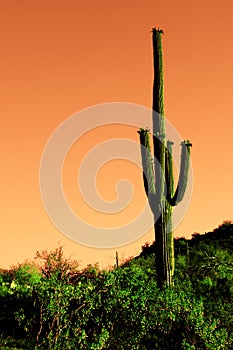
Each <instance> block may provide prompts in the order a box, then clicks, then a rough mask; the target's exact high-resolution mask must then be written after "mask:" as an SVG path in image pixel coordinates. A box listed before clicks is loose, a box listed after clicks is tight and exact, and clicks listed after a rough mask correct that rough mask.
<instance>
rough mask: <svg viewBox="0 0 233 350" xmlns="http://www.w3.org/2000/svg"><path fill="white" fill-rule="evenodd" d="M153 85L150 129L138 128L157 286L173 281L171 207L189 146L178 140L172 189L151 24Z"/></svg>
mask: <svg viewBox="0 0 233 350" xmlns="http://www.w3.org/2000/svg"><path fill="white" fill-rule="evenodd" d="M152 33H153V51H154V87H153V133H152V136H151V135H150V131H149V129H140V130H139V131H138V133H139V135H140V144H141V157H142V166H143V180H144V188H145V192H146V195H147V197H148V201H149V204H150V208H151V210H152V212H153V215H154V228H155V246H156V271H157V283H158V287H159V288H164V287H169V286H172V285H173V274H174V237H173V228H172V210H173V207H174V206H175V205H177V204H178V203H179V202H180V201H181V200H182V199H183V197H184V194H185V190H186V187H187V181H188V171H189V159H190V148H191V146H192V144H191V143H190V142H189V141H183V142H182V144H181V164H180V174H179V179H178V184H177V188H176V190H174V176H173V160H172V159H173V158H172V145H173V142H171V141H166V130H165V118H164V86H163V55H162V35H163V34H164V33H163V31H162V30H161V29H156V28H153V30H152ZM151 140H153V152H154V155H153V156H154V159H155V163H154V162H153V159H152V153H151V146H150V141H151Z"/></svg>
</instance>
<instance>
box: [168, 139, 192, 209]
mask: <svg viewBox="0 0 233 350" xmlns="http://www.w3.org/2000/svg"><path fill="white" fill-rule="evenodd" d="M181 147H182V150H181V163H180V175H179V180H178V184H177V188H176V191H175V193H174V195H173V196H172V197H171V198H168V201H169V203H170V205H172V206H175V205H177V204H179V203H180V202H181V201H182V199H183V197H184V194H185V191H186V188H187V183H188V172H189V164H190V148H191V147H192V144H191V143H190V142H189V141H183V142H182V143H181Z"/></svg>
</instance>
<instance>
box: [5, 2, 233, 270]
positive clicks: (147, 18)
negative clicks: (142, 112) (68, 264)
mask: <svg viewBox="0 0 233 350" xmlns="http://www.w3.org/2000/svg"><path fill="white" fill-rule="evenodd" d="M232 15H233V3H232V1H231V0H222V1H216V0H211V1H210V0H205V1H201V0H189V1H186V0H174V1H173V0H144V1H139V0H124V1H123V0H122V1H113V0H110V1H109V0H99V1H95V0H90V1H80V0H66V1H64V0H56V1H55V0H49V1H47V0H40V1H39V0H35V1H31V0H20V1H19V0H1V1H0V27H1V28H0V33H1V34H0V35H1V54H0V70H1V72H0V76H1V86H0V93H1V105H0V111H1V140H0V142H1V151H2V152H1V165H2V166H1V174H0V178H1V181H0V186H1V221H0V224H1V245H0V267H3V268H5V267H9V266H10V265H12V264H17V263H19V262H22V261H24V260H25V259H32V258H33V257H34V256H35V252H36V251H37V250H42V249H49V250H50V249H54V248H55V247H56V246H57V244H58V242H60V244H61V245H63V246H64V250H65V253H66V254H67V255H69V256H72V257H73V258H76V259H77V260H80V263H81V264H82V266H85V265H86V264H88V263H95V262H97V261H98V262H100V264H101V266H106V265H113V264H114V262H115V251H116V250H118V252H119V258H120V261H123V260H124V259H127V258H128V257H129V256H133V255H135V254H138V253H139V252H140V250H141V246H142V245H143V244H144V243H145V242H146V241H149V242H152V241H153V239H154V236H153V232H152V231H150V232H148V233H147V234H146V235H145V236H143V237H142V238H140V239H139V240H138V241H136V242H134V243H132V244H129V245H127V246H124V247H121V248H117V249H107V250H100V249H92V248H88V247H84V246H82V245H79V244H77V243H75V242H72V241H71V240H69V239H68V238H66V237H65V236H64V235H63V234H62V233H61V232H59V230H58V229H57V228H56V227H55V226H54V225H53V224H52V223H51V221H50V219H49V218H48V216H47V214H46V212H45V210H44V207H43V204H42V201H41V196H40V188H39V168H40V160H41V156H42V152H43V149H44V147H45V145H46V143H47V141H48V139H49V137H50V136H51V134H52V133H53V131H54V130H55V129H56V128H57V127H58V125H59V124H60V123H62V122H63V121H65V120H66V119H67V118H68V117H70V116H71V115H73V114H74V113H76V112H78V111H80V110H82V109H83V108H86V107H90V106H93V105H95V104H100V103H106V102H118V101H120V102H129V103H135V104H139V105H143V106H146V107H151V104H152V100H151V97H152V84H153V71H152V45H151V33H150V31H151V28H152V27H155V26H156V27H161V28H163V30H164V32H165V35H164V38H163V48H164V70H165V72H164V74H165V110H166V117H167V119H168V120H169V121H170V122H171V123H172V124H173V125H174V126H175V127H176V128H177V130H178V131H179V133H180V134H181V135H182V136H183V138H184V139H190V140H191V141H192V143H193V149H192V156H191V157H192V164H193V175H194V185H193V194H192V200H191V203H190V206H189V209H188V212H187V213H186V216H185V217H184V219H183V221H182V223H181V224H180V225H179V227H178V228H177V229H176V232H175V235H176V236H190V235H191V234H193V233H195V232H199V233H204V232H205V231H208V230H212V229H214V228H215V227H217V226H218V225H220V224H221V223H222V222H223V220H231V219H233V210H232V198H233V186H232V174H233V162H232V154H233V146H232V120H233V103H232V90H233V87H232V84H233V83H232V82H233V65H232V62H233V24H232ZM111 133H112V131H110V134H111ZM118 135H123V136H122V137H127V133H126V132H125V130H123V129H122V130H121V129H120V128H119V129H118ZM135 135H136V132H135ZM98 137H100V134H99V133H98V135H97V134H95V135H94V136H93V135H89V138H88V135H87V138H86V140H84V141H83V145H82V146H80V145H79V146H78V145H75V146H74V147H73V148H72V152H71V153H70V154H69V155H68V157H67V161H66V164H65V166H64V177H65V178H66V183H67V186H66V187H67V189H66V191H67V198H68V199H69V200H70V201H71V202H72V203H73V204H72V205H73V206H74V207H75V206H78V203H79V200H80V199H78V194H77V201H75V197H73V196H74V193H75V191H77V189H76V188H75V182H74V178H75V176H76V171H77V167H76V166H75V168H73V169H72V166H73V165H74V163H73V160H74V159H77V158H78V156H77V155H78V154H79V156H80V153H79V152H78V150H80V149H82V152H83V154H84V150H85V149H86V151H88V147H91V146H92V147H93V145H95V142H96V143H98V142H99V141H100V139H98ZM113 137H114V136H113ZM104 138H105V136H104V135H103V139H104ZM88 139H89V140H92V141H91V143H90V142H89V143H88V142H87V140H88ZM136 139H137V135H136V136H135V140H136ZM84 145H85V147H86V148H85V147H84ZM118 162H119V163H118ZM122 162H123V161H122ZM122 162H120V161H116V162H115V163H114V164H112V165H113V168H112V169H109V170H108V169H105V170H106V171H107V173H108V171H110V173H111V174H112V175H111V176H110V177H109V176H107V175H106V173H104V169H103V171H102V173H101V171H100V172H99V174H98V178H97V180H98V181H99V183H100V187H99V188H100V192H101V195H102V196H103V197H104V198H106V199H107V200H112V199H114V198H115V197H114V196H115V195H116V192H115V181H117V179H118V178H120V177H121V176H123V177H124V176H125V174H124V171H125V169H127V167H128V170H129V173H130V171H131V170H130V167H131V165H130V164H128V165H127V164H125V163H122ZM109 167H110V168H111V164H109ZM116 169H118V172H117V171H116ZM115 174H117V176H118V177H117V176H116V178H115V177H114V176H115ZM109 179H110V180H109ZM130 179H131V180H132V182H133V184H135V196H136V197H135V198H134V199H133V202H132V204H131V205H132V207H131V209H129V213H128V214H127V215H129V217H130V215H131V214H132V212H130V210H132V211H134V210H137V205H136V204H137V203H138V202H139V201H140V199H141V198H144V190H143V187H142V182H141V174H140V173H139V171H138V170H135V177H134V176H133V177H132V176H131V177H130ZM98 181H97V182H98ZM101 181H102V182H101ZM101 183H102V184H103V183H104V186H103V185H102V186H101ZM76 209H77V211H78V210H79V208H78V207H77V208H76ZM80 210H81V209H80ZM82 213H83V214H82V215H84V216H85V215H86V219H87V220H88V217H89V214H88V209H87V208H86V211H85V208H84V207H82ZM85 213H86V214H85ZM130 213H131V214H130ZM127 215H126V216H123V217H121V218H119V217H118V218H117V219H116V220H117V221H118V220H122V221H119V222H122V223H123V222H125V220H127V218H128V216H127ZM96 220H99V222H100V223H101V222H104V223H105V225H110V222H108V220H109V218H107V217H106V218H104V217H103V216H99V217H96ZM110 221H111V220H110Z"/></svg>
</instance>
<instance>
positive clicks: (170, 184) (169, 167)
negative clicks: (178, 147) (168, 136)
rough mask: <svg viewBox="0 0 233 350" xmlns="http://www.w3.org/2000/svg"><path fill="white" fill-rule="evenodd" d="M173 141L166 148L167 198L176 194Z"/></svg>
mask: <svg viewBox="0 0 233 350" xmlns="http://www.w3.org/2000/svg"><path fill="white" fill-rule="evenodd" d="M173 144H174V143H173V142H172V141H168V142H167V148H166V150H165V165H166V167H165V181H166V192H167V195H166V198H167V199H168V200H169V198H172V197H173V195H174V176H173V162H172V145H173Z"/></svg>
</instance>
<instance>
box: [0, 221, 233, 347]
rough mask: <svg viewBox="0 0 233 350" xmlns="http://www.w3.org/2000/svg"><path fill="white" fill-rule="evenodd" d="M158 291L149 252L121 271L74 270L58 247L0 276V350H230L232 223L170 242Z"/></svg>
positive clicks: (232, 328) (232, 329) (150, 249)
mask: <svg viewBox="0 0 233 350" xmlns="http://www.w3.org/2000/svg"><path fill="white" fill-rule="evenodd" d="M175 252H176V269H175V286H174V287H173V288H170V289H169V288H168V289H166V290H162V291H161V290H159V289H158V288H157V284H156V272H155V268H154V265H155V255H154V245H151V246H149V245H148V244H146V245H145V246H144V247H142V253H141V254H140V256H139V257H137V258H134V259H132V260H130V261H128V262H127V263H125V264H124V265H122V266H120V267H118V268H117V267H115V268H113V269H112V270H109V271H106V270H100V269H99V268H98V266H88V267H87V268H86V269H84V270H82V271H80V270H79V268H78V264H77V263H76V262H75V261H70V260H68V259H65V257H64V255H63V251H62V248H61V247H58V248H57V249H55V250H54V251H52V252H47V251H43V252H38V253H37V260H38V261H39V262H40V264H39V266H40V268H38V267H36V265H35V264H23V265H20V266H17V267H15V268H12V269H11V270H1V271H0V331H1V335H0V349H38V350H39V349H52V350H58V349H61V350H64V349H75V350H77V349H93V350H94V349H96V350H97V349H103V350H104V349H111V350H114V349H116V350H117V349H119V350H121V349H122V350H123V349H129V350H136V349H138V350H139V349H140V350H146V349H151V350H153V349H162V350H166V349H177V350H180V349H213V350H217V349H232V348H233V315H232V306H233V259H232V256H233V255H232V254H233V224H232V223H231V222H225V223H223V224H222V225H221V226H220V227H219V228H217V229H215V230H214V231H213V232H209V233H206V234H205V235H198V234H194V235H193V237H192V239H191V240H186V239H184V238H179V239H176V240H175Z"/></svg>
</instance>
